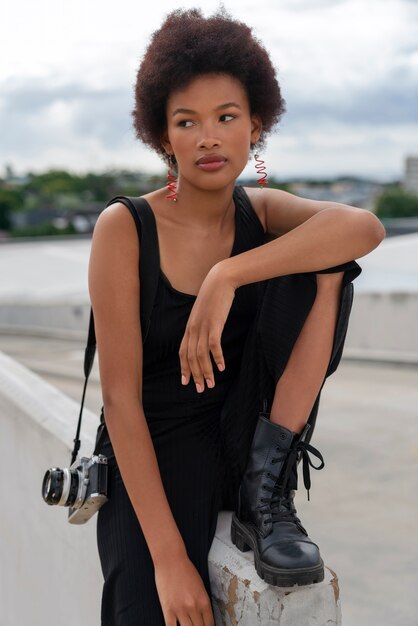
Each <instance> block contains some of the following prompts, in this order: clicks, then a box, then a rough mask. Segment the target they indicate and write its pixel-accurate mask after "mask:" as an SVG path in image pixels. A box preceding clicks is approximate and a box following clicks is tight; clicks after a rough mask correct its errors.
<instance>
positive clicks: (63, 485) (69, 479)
mask: <svg viewBox="0 0 418 626" xmlns="http://www.w3.org/2000/svg"><path fill="white" fill-rule="evenodd" d="M78 486H79V473H78V471H77V470H71V469H67V468H65V469H60V468H58V467H51V468H50V469H49V470H47V471H46V472H45V476H44V479H43V481H42V497H43V499H44V500H45V502H46V503H47V504H60V505H61V506H72V505H73V504H74V502H75V499H76V497H77V492H78Z"/></svg>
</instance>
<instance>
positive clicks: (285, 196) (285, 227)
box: [245, 188, 327, 237]
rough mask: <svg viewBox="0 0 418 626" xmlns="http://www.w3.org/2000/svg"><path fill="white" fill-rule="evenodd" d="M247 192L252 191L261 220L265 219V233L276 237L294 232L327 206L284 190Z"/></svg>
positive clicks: (252, 198) (252, 197)
mask: <svg viewBox="0 0 418 626" xmlns="http://www.w3.org/2000/svg"><path fill="white" fill-rule="evenodd" d="M245 190H246V191H247V193H248V192H251V191H252V196H250V198H251V201H252V202H253V205H254V208H255V210H258V211H259V215H260V219H262V220H263V219H264V222H263V223H264V225H265V231H266V232H267V233H268V234H269V235H271V236H276V237H280V236H281V235H284V234H285V233H287V232H289V231H290V230H293V229H294V228H296V226H299V224H302V223H303V222H305V221H306V220H308V219H309V218H311V217H312V216H313V215H315V214H316V213H319V212H320V211H323V210H324V209H325V208H326V206H327V205H326V203H325V202H321V201H319V200H311V199H309V198H302V197H300V196H297V195H295V194H292V193H290V192H288V191H284V190H283V189H251V188H246V189H245ZM257 192H258V194H257ZM249 195H250V194H249Z"/></svg>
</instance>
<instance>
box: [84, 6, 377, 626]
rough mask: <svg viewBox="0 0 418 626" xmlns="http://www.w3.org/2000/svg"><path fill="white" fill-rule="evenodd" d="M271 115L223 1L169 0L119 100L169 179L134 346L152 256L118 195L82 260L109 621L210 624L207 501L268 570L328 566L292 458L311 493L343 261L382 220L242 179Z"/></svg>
mask: <svg viewBox="0 0 418 626" xmlns="http://www.w3.org/2000/svg"><path fill="white" fill-rule="evenodd" d="M284 111H285V102H284V100H283V98H282V95H281V91H280V87H279V84H278V82H277V78H276V73H275V70H274V68H273V66H272V63H271V60H270V58H269V55H268V54H267V52H266V51H265V49H264V47H263V46H262V44H261V43H260V42H259V41H258V40H257V39H255V37H254V36H253V34H252V32H251V29H250V28H249V27H248V26H246V25H245V24H242V23H240V22H238V21H235V20H233V19H232V18H231V17H230V16H228V15H227V14H225V12H224V11H221V12H218V13H217V14H216V15H214V16H212V17H210V18H204V17H203V16H202V14H201V13H200V11H198V10H187V11H186V10H184V11H174V12H173V13H171V14H170V15H169V16H168V17H167V18H166V20H165V22H164V23H163V25H162V26H161V28H160V29H159V30H158V31H156V32H155V33H154V35H153V38H152V40H151V43H150V45H149V47H148V49H147V51H146V54H145V56H144V58H143V60H142V62H141V65H140V67H139V70H138V74H137V80H136V85H135V108H134V110H133V112H132V114H133V121H134V127H135V130H136V133H137V136H138V138H139V139H141V140H142V141H143V142H145V143H146V144H147V145H148V146H150V147H151V148H152V149H154V150H155V151H156V152H157V153H158V154H159V155H161V156H162V157H163V159H164V160H165V161H166V163H167V164H168V166H169V178H168V186H169V191H167V189H165V188H163V189H156V190H155V191H152V192H150V193H148V194H146V195H145V196H143V198H144V199H145V200H146V202H147V203H148V206H149V207H150V208H151V209H152V212H153V215H154V217H155V226H156V233H157V236H158V248H159V255H160V256H159V258H160V274H159V282H158V291H157V295H156V300H155V303H154V308H153V312H152V321H151V326H150V329H149V335H148V337H147V342H146V344H145V345H144V346H143V344H142V335H141V327H140V302H139V287H140V278H139V275H138V260H139V262H140V263H144V264H145V266H144V267H143V266H142V265H141V271H146V259H143V258H142V257H141V244H140V242H139V239H138V234H137V232H136V228H135V223H134V220H133V219H132V216H131V215H129V211H128V210H127V208H126V206H125V204H124V203H123V202H112V201H110V203H109V205H108V206H107V208H106V209H105V210H104V211H102V213H101V214H100V216H99V219H98V220H97V223H96V226H95V229H94V233H93V240H92V248H91V257H90V266H89V291H90V297H91V302H92V306H93V310H94V317H95V327H96V337H97V346H98V354H99V368H100V376H101V384H102V392H103V402H104V415H105V423H106V429H107V433H106V437H105V439H104V441H103V442H102V444H101V448H100V451H101V452H102V453H103V454H106V456H107V457H108V459H109V469H110V486H109V495H110V499H109V502H107V503H106V504H105V505H104V506H103V507H102V509H101V510H100V511H99V514H98V527H97V532H98V547H99V554H100V559H101V564H102V569H103V574H104V578H105V583H104V588H103V598H102V624H104V625H106V626H116V625H118V626H121V625H123V626H140V625H143V626H160V625H164V624H165V625H166V626H175V625H176V624H177V623H179V624H180V625H181V626H186V625H187V626H190V625H191V624H193V626H212V625H213V624H214V618H213V613H212V607H211V598H210V581H209V574H208V563H207V560H208V559H207V557H208V552H209V549H210V546H211V543H212V540H213V537H214V533H215V529H216V521H217V514H218V511H219V510H220V509H229V510H232V511H233V512H234V513H233V520H232V526H231V537H232V540H233V542H234V543H235V544H236V546H237V548H238V549H240V550H247V549H250V548H251V549H253V550H254V561H255V566H256V568H257V571H258V573H259V575H260V576H262V577H263V578H264V579H265V580H266V581H267V582H269V583H271V584H275V585H281V586H288V585H293V584H301V585H303V584H309V583H313V582H315V581H319V580H321V579H322V578H323V563H322V559H321V557H320V554H319V549H318V546H316V544H314V543H313V542H312V541H311V540H310V538H309V537H308V535H307V532H306V530H305V529H304V528H303V526H302V524H301V522H300V520H299V518H298V517H297V516H296V510H295V507H294V503H293V496H294V493H295V489H296V487H297V464H298V461H299V460H300V459H301V458H303V463H304V479H305V485H306V487H307V489H309V472H308V471H307V469H308V457H307V455H308V453H309V452H311V453H312V454H314V455H315V456H316V457H317V458H318V459H319V460H320V461H322V456H321V454H320V452H319V451H318V450H316V449H315V448H313V447H312V446H311V445H310V444H309V443H308V442H309V440H310V438H311V436H312V430H313V425H314V422H315V418H316V412H317V408H318V402H319V393H320V390H321V388H322V385H323V383H324V380H325V378H326V376H328V375H329V374H330V373H332V371H334V370H335V368H336V366H337V364H338V362H339V359H340V357H341V352H342V347H343V342H344V337H345V331H346V330H347V323H348V316H349V312H350V306H351V297H352V284H351V281H352V280H353V279H354V278H355V277H356V276H358V274H359V273H360V272H361V268H360V267H359V265H358V264H357V263H356V262H355V261H354V259H355V258H358V257H361V256H363V255H365V254H367V253H368V252H370V251H371V250H373V249H374V248H375V247H376V246H377V245H378V244H379V243H380V241H381V240H382V239H383V238H384V229H383V226H382V225H381V223H380V221H379V220H378V219H377V218H376V217H375V216H374V215H373V214H371V213H370V212H368V211H366V210H362V209H358V208H356V207H350V206H346V205H341V204H336V203H323V202H318V201H314V200H308V199H304V198H299V197H297V196H294V195H292V194H289V193H286V192H284V191H280V190H275V189H267V188H263V185H261V188H245V189H242V188H241V187H239V186H238V185H237V184H236V180H237V177H238V176H239V175H240V173H241V172H242V170H243V169H244V167H245V166H246V164H247V162H248V159H249V157H250V156H252V155H254V153H255V151H256V150H257V151H258V150H259V149H260V147H262V146H263V143H264V141H265V138H266V136H267V134H268V133H269V132H270V131H271V130H272V128H273V127H274V125H275V124H276V123H277V122H278V120H279V118H280V116H281V115H282V113H283V112H284ZM257 162H259V160H258V161H257ZM174 167H175V170H174ZM174 172H176V174H177V175H176V176H174ZM260 182H261V183H263V182H264V183H265V182H266V181H265V180H264V177H263V176H262V177H261V178H260ZM334 331H335V332H334ZM302 381H303V384H301V382H302ZM322 466H323V463H321V464H320V465H319V466H317V468H321V467H322Z"/></svg>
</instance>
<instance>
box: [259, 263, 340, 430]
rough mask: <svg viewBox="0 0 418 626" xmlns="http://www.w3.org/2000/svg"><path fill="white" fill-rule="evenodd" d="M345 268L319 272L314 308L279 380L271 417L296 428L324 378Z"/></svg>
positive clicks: (302, 422)
mask: <svg viewBox="0 0 418 626" xmlns="http://www.w3.org/2000/svg"><path fill="white" fill-rule="evenodd" d="M343 276H344V272H338V273H334V274H321V275H318V276H317V293H316V298H315V301H314V303H313V305H312V308H311V310H310V312H309V314H308V317H307V318H306V321H305V323H304V325H303V328H302V330H301V332H300V334H299V336H298V338H297V340H296V342H295V345H294V347H293V350H292V353H291V355H290V358H289V360H288V362H287V365H286V367H285V370H284V372H283V374H282V376H281V378H280V379H279V381H278V383H277V384H276V390H275V394H274V398H273V404H272V407H271V412H270V419H271V420H272V421H273V422H274V423H276V424H280V425H281V426H285V427H286V428H288V429H289V430H291V431H293V432H297V433H300V432H301V431H302V430H303V427H304V426H305V424H306V422H307V419H308V417H309V414H310V412H311V410H312V407H313V405H314V402H315V399H316V397H317V395H318V393H319V390H320V388H321V387H322V383H323V381H324V378H325V374H326V371H327V367H328V364H329V361H330V357H331V351H332V346H333V338H334V334H335V326H336V320H337V314H338V306H339V302H340V298H341V287H342V279H343Z"/></svg>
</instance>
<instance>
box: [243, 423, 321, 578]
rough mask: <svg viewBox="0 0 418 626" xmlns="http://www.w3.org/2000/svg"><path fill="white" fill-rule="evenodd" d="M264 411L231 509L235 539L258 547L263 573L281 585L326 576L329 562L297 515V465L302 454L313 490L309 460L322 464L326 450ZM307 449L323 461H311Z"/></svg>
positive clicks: (259, 569) (256, 559)
mask: <svg viewBox="0 0 418 626" xmlns="http://www.w3.org/2000/svg"><path fill="white" fill-rule="evenodd" d="M268 415H269V414H268V413H265V412H264V413H260V414H259V418H258V422H257V426H256V429H255V433H254V437H253V440H252V444H251V449H250V453H249V457H248V461H247V466H246V469H245V472H244V475H243V478H242V480H241V483H240V487H239V492H238V501H237V502H238V503H237V507H236V510H235V512H234V513H233V514H232V523H231V540H232V542H233V543H234V544H235V545H236V546H237V548H238V549H239V550H241V552H246V551H248V550H253V551H254V565H255V568H256V570H257V573H258V575H259V576H260V577H261V578H263V579H264V580H265V581H266V582H267V583H268V584H270V585H276V586H279V587H292V586H293V585H309V584H311V583H315V582H320V581H322V580H323V579H324V563H323V560H322V558H321V555H320V553H319V548H318V546H317V545H316V544H315V543H313V541H311V539H310V538H309V537H308V533H307V532H306V530H305V528H304V527H303V526H302V523H301V521H300V519H299V518H298V517H297V515H296V509H295V506H294V503H293V499H294V495H295V490H296V489H297V465H298V463H299V461H300V459H301V458H303V478H304V484H305V487H306V489H307V491H308V499H309V489H310V475H309V465H311V467H313V468H314V469H322V468H323V467H324V460H323V458H322V455H321V453H320V452H319V451H318V450H316V448H314V447H313V446H311V445H310V444H309V443H306V442H305V441H304V440H305V438H306V434H307V432H308V430H309V428H310V425H309V424H306V426H305V428H304V430H303V431H302V433H301V434H300V435H299V434H298V433H294V432H292V431H290V430H288V429H287V428H285V427H283V426H280V425H278V424H275V423H274V422H272V421H270V419H268ZM308 452H311V453H312V454H313V455H314V456H316V457H317V458H318V459H320V460H321V465H318V466H315V465H313V463H312V462H311V460H310V458H309V456H308Z"/></svg>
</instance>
